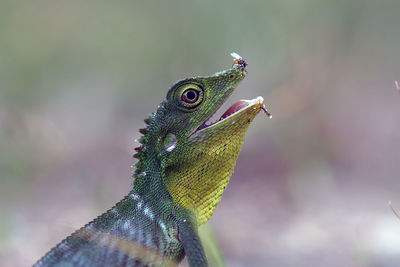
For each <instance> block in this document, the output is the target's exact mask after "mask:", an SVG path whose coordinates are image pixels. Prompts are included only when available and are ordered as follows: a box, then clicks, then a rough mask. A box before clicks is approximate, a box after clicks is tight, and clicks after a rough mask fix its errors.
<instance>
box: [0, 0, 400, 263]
mask: <svg viewBox="0 0 400 267" xmlns="http://www.w3.org/2000/svg"><path fill="white" fill-rule="evenodd" d="M399 14H400V2H398V1H357V0H354V1H316V0H315V1H311V0H309V1H306V0H303V1H219V2H217V1H193V2H191V3H188V2H186V1H174V2H172V1H165V2H155V1H154V2H152V1H146V2H142V1H131V2H125V1H112V2H109V1H96V2H95V1H93V2H90V1H89V2H80V1H67V2H65V1H35V2H31V1H2V2H1V3H0V212H1V213H0V214H1V216H0V218H1V219H0V266H26V265H30V264H32V263H33V262H35V261H36V260H37V259H38V258H39V257H41V256H42V255H43V254H44V253H45V252H46V251H47V250H48V249H49V248H50V247H52V246H53V245H55V244H56V243H57V242H59V241H60V240H61V239H63V238H64V237H65V236H66V235H68V234H69V233H70V232H72V231H73V230H75V229H76V228H78V227H80V226H82V225H83V224H84V223H86V222H88V221H89V220H90V219H92V218H94V217H95V216H97V215H98V214H100V213H101V212H103V211H104V210H106V209H108V208H109V207H111V206H112V205H113V204H114V203H115V202H116V201H118V200H119V199H121V197H122V196H123V195H124V194H126V193H127V192H128V191H129V189H130V185H131V179H130V171H131V169H130V167H129V166H130V165H132V163H133V159H131V155H132V154H133V148H134V147H135V146H136V144H135V143H134V142H133V140H134V138H136V137H138V132H137V130H138V128H140V127H142V126H143V125H144V123H143V121H142V119H143V118H145V117H146V116H147V115H148V113H150V112H152V111H154V110H155V108H156V107H157V104H158V103H159V102H160V101H161V100H162V99H163V97H164V96H165V93H166V90H167V89H168V87H169V86H170V85H171V84H172V83H173V82H174V81H175V80H177V79H180V78H183V77H185V76H190V75H206V74H211V73H214V72H216V71H219V70H222V69H224V68H227V67H229V66H230V64H231V60H232V59H231V58H230V57H229V53H230V52H232V51H235V52H237V53H239V54H240V55H242V56H243V57H244V58H245V59H246V60H247V61H248V62H249V67H248V70H249V76H248V77H247V78H246V80H245V81H244V82H243V83H242V84H241V85H240V87H239V88H238V90H237V92H236V93H235V94H234V95H233V96H232V100H231V101H230V103H232V102H233V101H234V100H237V99H241V98H253V97H255V96H257V95H262V96H263V97H264V98H265V99H266V104H267V107H268V109H269V110H270V111H271V113H272V114H273V119H272V120H268V119H266V118H264V117H263V116H259V117H258V118H257V119H256V120H255V122H254V124H253V125H252V126H251V127H250V130H249V132H248V135H247V137H246V142H245V145H244V147H243V151H242V153H241V155H240V157H239V160H238V163H237V166H236V171H235V173H234V175H233V177H232V180H231V183H230V185H229V186H228V188H227V191H226V193H225V194H224V197H223V200H222V202H221V204H220V205H219V207H218V209H217V211H216V213H215V215H214V217H213V218H212V219H211V224H212V227H213V229H214V231H215V235H216V237H217V239H218V241H219V243H220V245H221V248H222V251H223V253H224V255H225V258H226V262H227V264H228V266H399V264H400V220H399V219H397V218H396V217H395V216H394V214H393V213H392V212H391V210H390V208H389V207H388V205H387V202H388V200H391V201H392V203H393V206H394V208H397V210H400V194H399V192H400V179H399V178H400V177H399V174H400V162H399V159H400V134H399V132H400V123H399V118H400V95H398V93H397V91H396V88H395V85H394V80H400V72H399V70H400V34H399V25H400V16H399Z"/></svg>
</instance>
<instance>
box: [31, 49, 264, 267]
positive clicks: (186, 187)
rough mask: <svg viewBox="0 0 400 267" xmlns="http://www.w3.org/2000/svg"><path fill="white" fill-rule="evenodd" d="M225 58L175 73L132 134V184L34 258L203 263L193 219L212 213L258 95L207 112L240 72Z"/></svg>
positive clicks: (72, 262) (58, 262) (260, 105)
mask: <svg viewBox="0 0 400 267" xmlns="http://www.w3.org/2000/svg"><path fill="white" fill-rule="evenodd" d="M232 56H234V57H235V59H234V64H233V66H232V67H231V68H230V69H228V70H225V71H222V72H218V73H216V74H214V75H212V76H205V77H193V78H187V79H183V80H179V81H177V82H176V83H175V84H173V85H172V86H171V88H170V89H169V91H168V93H167V97H166V99H165V100H164V101H162V102H161V104H160V105H159V106H158V109H157V111H156V112H155V113H153V115H152V116H151V117H150V118H148V119H146V120H145V123H146V124H147V127H146V128H143V129H140V133H142V134H143V136H142V137H141V138H139V139H138V140H137V141H138V142H139V143H140V144H141V145H140V146H139V147H138V148H136V149H135V150H136V152H137V153H136V154H135V155H134V157H135V158H137V159H138V162H137V163H136V164H135V167H136V169H135V171H134V174H133V176H134V178H135V179H134V182H133V189H132V190H131V191H130V192H129V194H128V195H127V196H126V197H125V198H124V199H122V200H121V201H120V202H118V203H117V204H116V205H115V206H114V207H113V208H111V209H110V210H108V211H107V212H105V213H104V214H102V215H100V216H99V217H97V218H96V219H94V220H93V221H91V222H90V223H88V224H87V225H85V226H84V227H82V228H81V229H79V230H77V231H76V232H75V233H73V234H72V235H70V236H69V237H67V238H66V239H65V240H63V241H62V242H61V243H59V244H58V245H57V246H56V247H54V248H53V249H52V250H50V251H49V252H48V253H47V254H46V255H45V256H44V257H43V258H42V259H40V260H39V261H38V262H37V263H36V264H35V265H34V266H36V267H39V266H176V265H178V264H179V262H180V261H181V260H182V259H183V258H184V256H185V255H186V256H187V257H188V262H189V264H190V266H207V260H206V257H205V254H204V251H203V247H202V244H201V242H200V239H199V237H198V233H197V229H198V226H199V225H201V224H204V223H205V222H207V221H208V219H209V218H210V217H211V216H212V214H213V212H214V210H215V208H216V206H217V204H218V202H219V201H220V199H221V197H222V193H223V191H224V189H225V187H226V186H227V184H228V181H229V178H230V176H231V175H232V171H233V168H234V165H235V163H236V159H237V157H238V154H239V152H240V149H241V146H242V143H243V139H244V135H245V133H246V130H247V127H248V126H249V125H250V123H251V121H252V120H253V119H254V117H255V116H256V115H257V114H258V113H259V112H260V110H261V109H263V110H264V111H265V112H266V110H265V107H264V100H263V98H262V97H258V98H255V99H253V100H241V101H238V102H236V103H235V104H233V105H232V106H231V107H230V108H229V109H228V110H227V111H226V112H225V113H224V114H223V115H222V116H221V118H220V119H219V120H218V121H217V122H214V123H210V124H206V122H207V121H208V119H209V118H210V117H211V116H212V115H213V114H214V113H215V112H216V110H217V109H218V108H219V107H220V106H221V105H222V104H223V103H224V102H225V100H226V99H227V98H228V96H229V95H230V94H231V93H232V92H233V90H234V89H235V88H236V87H237V85H238V84H239V83H240V82H241V81H242V80H243V79H244V77H245V76H246V74H247V71H246V65H247V63H246V62H245V61H244V60H243V59H242V58H240V57H239V56H238V55H237V54H236V53H232ZM267 114H268V113H267Z"/></svg>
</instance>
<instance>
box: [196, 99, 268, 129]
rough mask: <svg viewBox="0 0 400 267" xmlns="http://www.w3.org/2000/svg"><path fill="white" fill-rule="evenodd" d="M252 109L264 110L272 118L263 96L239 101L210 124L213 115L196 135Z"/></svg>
mask: <svg viewBox="0 0 400 267" xmlns="http://www.w3.org/2000/svg"><path fill="white" fill-rule="evenodd" d="M252 108H254V109H256V108H259V109H262V110H264V112H266V114H267V115H268V117H271V114H269V113H268V111H267V110H266V109H265V106H264V99H263V98H262V97H261V96H259V97H257V98H254V99H251V100H239V101H237V102H236V103H234V104H233V105H232V106H230V107H229V108H228V109H227V110H226V111H225V112H224V114H222V116H221V117H220V118H219V119H218V120H216V121H214V122H209V121H210V118H211V117H212V115H211V116H210V117H209V118H208V119H207V120H205V121H204V122H203V123H202V124H201V125H200V126H199V128H197V129H196V131H195V132H194V133H196V132H199V131H201V130H204V129H206V128H210V127H212V126H214V125H216V124H219V123H222V122H223V121H225V120H228V119H229V118H231V117H233V116H235V115H237V114H239V113H242V112H244V111H245V110H247V109H252Z"/></svg>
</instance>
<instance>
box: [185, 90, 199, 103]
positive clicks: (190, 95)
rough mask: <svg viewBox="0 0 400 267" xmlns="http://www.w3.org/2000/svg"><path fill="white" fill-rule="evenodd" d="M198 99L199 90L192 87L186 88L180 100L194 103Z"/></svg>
mask: <svg viewBox="0 0 400 267" xmlns="http://www.w3.org/2000/svg"><path fill="white" fill-rule="evenodd" d="M198 99H199V92H198V91H197V90H194V89H192V88H190V89H187V90H186V91H185V92H184V93H183V94H182V100H183V101H185V102H186V103H194V102H196V101H197V100H198Z"/></svg>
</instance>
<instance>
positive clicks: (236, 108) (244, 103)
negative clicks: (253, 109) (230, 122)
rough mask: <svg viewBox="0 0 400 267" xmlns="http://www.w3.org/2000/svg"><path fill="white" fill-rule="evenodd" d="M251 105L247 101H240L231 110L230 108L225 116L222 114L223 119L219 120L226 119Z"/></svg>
mask: <svg viewBox="0 0 400 267" xmlns="http://www.w3.org/2000/svg"><path fill="white" fill-rule="evenodd" d="M248 105H249V102H248V101H246V100H240V101H238V102H236V103H235V104H233V105H232V106H231V107H230V108H228V109H227V110H226V111H225V113H224V114H222V116H221V118H220V119H219V120H220V121H221V120H223V119H225V118H226V117H229V116H230V115H232V114H233V113H235V112H237V111H239V110H241V109H242V108H245V107H247V106H248Z"/></svg>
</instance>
